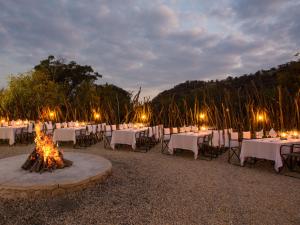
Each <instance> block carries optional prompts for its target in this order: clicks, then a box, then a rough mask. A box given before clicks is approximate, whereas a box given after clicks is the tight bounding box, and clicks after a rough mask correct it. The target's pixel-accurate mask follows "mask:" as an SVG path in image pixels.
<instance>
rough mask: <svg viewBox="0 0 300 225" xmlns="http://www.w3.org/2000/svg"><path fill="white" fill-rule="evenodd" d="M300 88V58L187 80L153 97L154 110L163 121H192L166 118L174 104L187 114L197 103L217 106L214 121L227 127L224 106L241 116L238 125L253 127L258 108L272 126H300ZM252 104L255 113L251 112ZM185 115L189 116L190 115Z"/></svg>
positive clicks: (180, 122) (209, 109)
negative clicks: (219, 76) (224, 75)
mask: <svg viewBox="0 0 300 225" xmlns="http://www.w3.org/2000/svg"><path fill="white" fill-rule="evenodd" d="M299 88H300V61H292V62H289V63H286V64H283V65H279V66H278V67H276V68H271V69H269V70H260V71H257V72H256V73H254V74H245V75H242V76H239V77H227V78H226V79H224V80H212V81H186V82H184V83H181V84H178V85H176V86H175V87H174V88H172V89H169V90H166V91H163V92H161V93H160V94H158V95H157V96H156V97H155V98H154V99H153V100H152V104H153V107H154V109H155V110H154V111H155V112H156V113H160V114H161V118H162V120H163V119H164V121H160V122H163V123H165V124H167V125H168V124H169V125H180V124H182V123H188V122H189V121H186V119H177V120H176V119H172V121H171V122H170V121H166V120H168V119H167V116H171V114H170V107H171V106H170V105H172V104H173V105H174V104H175V105H176V107H175V108H178V110H177V111H179V112H178V113H180V114H181V115H184V114H186V111H187V110H193V111H195V110H194V109H195V105H198V106H197V107H198V108H199V110H200V111H201V109H202V110H205V111H207V110H208V111H212V110H211V107H213V108H214V109H215V110H214V111H216V109H217V110H218V113H217V114H218V115H215V114H216V113H212V114H213V115H211V116H213V117H215V119H213V118H210V119H211V120H210V123H213V125H216V126H224V124H223V122H222V120H223V119H222V114H224V110H223V108H226V110H227V111H229V110H230V112H231V114H232V116H235V117H240V119H239V121H236V124H235V126H239V127H241V128H244V129H247V128H249V127H250V128H251V127H253V124H250V123H248V122H247V120H248V121H249V120H251V118H250V115H249V114H250V113H252V114H255V112H254V111H266V113H268V117H269V123H270V124H269V125H270V126H278V127H282V126H283V125H285V126H286V124H288V126H289V127H291V126H299V121H298V119H299V118H296V117H299V110H298V104H299V106H300V103H299V102H297V101H298V99H297V98H298V97H299ZM250 106H251V110H252V111H253V112H250V111H249V110H250V109H249V107H250ZM247 107H248V108H247ZM171 108H172V107H171ZM161 110H163V112H162V111H161ZM222 110H223V111H222ZM291 111H292V112H291ZM292 113H294V114H293V116H294V117H293V118H292V120H293V121H290V119H288V115H289V116H291V115H292ZM295 113H297V115H296V114H295ZM177 117H178V116H177ZM185 117H186V118H187V116H186V115H185ZM243 117H244V118H247V119H243ZM252 117H253V116H252ZM281 117H283V118H281ZM278 118H279V119H278ZM253 119H254V118H252V120H253ZM218 120H219V121H218ZM280 120H281V121H280ZM227 125H228V124H227ZM231 125H233V124H231Z"/></svg>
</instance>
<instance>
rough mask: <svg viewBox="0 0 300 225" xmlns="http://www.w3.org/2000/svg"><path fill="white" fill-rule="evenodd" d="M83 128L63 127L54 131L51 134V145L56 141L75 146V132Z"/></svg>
mask: <svg viewBox="0 0 300 225" xmlns="http://www.w3.org/2000/svg"><path fill="white" fill-rule="evenodd" d="M82 129H85V127H64V128H60V129H55V130H54V133H53V143H55V144H56V143H57V142H58V141H73V143H74V144H76V133H75V131H76V130H82Z"/></svg>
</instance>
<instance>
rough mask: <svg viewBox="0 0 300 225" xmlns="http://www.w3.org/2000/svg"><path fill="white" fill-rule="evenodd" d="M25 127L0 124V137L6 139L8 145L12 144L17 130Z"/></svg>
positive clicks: (25, 126)
mask: <svg viewBox="0 0 300 225" xmlns="http://www.w3.org/2000/svg"><path fill="white" fill-rule="evenodd" d="M25 128H27V125H13V126H2V127H0V139H1V140H8V143H9V145H14V144H15V137H16V133H17V131H18V130H21V129H25Z"/></svg>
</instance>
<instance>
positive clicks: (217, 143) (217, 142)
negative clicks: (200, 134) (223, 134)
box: [211, 130, 220, 147]
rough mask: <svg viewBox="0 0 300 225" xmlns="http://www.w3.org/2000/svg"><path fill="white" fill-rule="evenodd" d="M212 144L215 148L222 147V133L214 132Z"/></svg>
mask: <svg viewBox="0 0 300 225" xmlns="http://www.w3.org/2000/svg"><path fill="white" fill-rule="evenodd" d="M211 143H212V146H213V147H220V131H218V130H213V132H212V142H211Z"/></svg>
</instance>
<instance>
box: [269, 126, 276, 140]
mask: <svg viewBox="0 0 300 225" xmlns="http://www.w3.org/2000/svg"><path fill="white" fill-rule="evenodd" d="M269 135H270V136H271V137H272V138H275V137H277V133H276V131H275V130H274V129H273V128H272V129H271V130H270V132H269Z"/></svg>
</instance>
